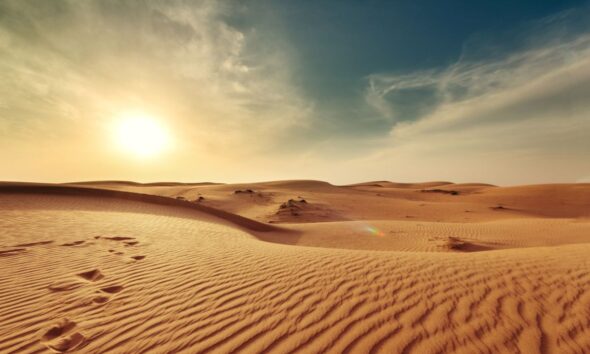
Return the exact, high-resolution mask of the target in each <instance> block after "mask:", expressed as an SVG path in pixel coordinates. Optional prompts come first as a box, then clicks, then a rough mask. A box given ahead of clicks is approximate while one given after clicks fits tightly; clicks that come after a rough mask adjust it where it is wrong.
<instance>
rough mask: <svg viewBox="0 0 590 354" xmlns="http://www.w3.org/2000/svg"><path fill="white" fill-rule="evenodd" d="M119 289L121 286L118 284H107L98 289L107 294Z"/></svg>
mask: <svg viewBox="0 0 590 354" xmlns="http://www.w3.org/2000/svg"><path fill="white" fill-rule="evenodd" d="M121 290H123V287H122V286H120V285H113V286H107V287H104V288H100V291H102V292H104V293H107V294H116V293H118V292H120V291H121Z"/></svg>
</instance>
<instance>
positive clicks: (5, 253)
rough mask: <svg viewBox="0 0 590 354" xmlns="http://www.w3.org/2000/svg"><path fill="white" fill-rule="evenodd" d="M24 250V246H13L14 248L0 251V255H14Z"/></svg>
mask: <svg viewBox="0 0 590 354" xmlns="http://www.w3.org/2000/svg"><path fill="white" fill-rule="evenodd" d="M26 250H27V249H26V248H15V249H11V250H4V251H0V257H8V256H15V255H17V254H20V253H22V252H25V251H26Z"/></svg>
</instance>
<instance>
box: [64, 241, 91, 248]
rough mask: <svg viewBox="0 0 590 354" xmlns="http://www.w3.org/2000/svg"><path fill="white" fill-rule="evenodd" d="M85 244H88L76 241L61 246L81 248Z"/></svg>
mask: <svg viewBox="0 0 590 354" xmlns="http://www.w3.org/2000/svg"><path fill="white" fill-rule="evenodd" d="M84 243H86V241H74V242H70V243H64V244H63V245H61V246H70V247H71V246H79V245H82V244H84Z"/></svg>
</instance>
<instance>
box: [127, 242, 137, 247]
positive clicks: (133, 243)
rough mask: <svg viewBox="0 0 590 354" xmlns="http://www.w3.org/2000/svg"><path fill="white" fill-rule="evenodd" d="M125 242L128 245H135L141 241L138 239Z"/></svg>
mask: <svg viewBox="0 0 590 354" xmlns="http://www.w3.org/2000/svg"><path fill="white" fill-rule="evenodd" d="M124 243H125V246H126V247H128V246H135V245H137V244H138V243H139V242H138V241H127V242H124Z"/></svg>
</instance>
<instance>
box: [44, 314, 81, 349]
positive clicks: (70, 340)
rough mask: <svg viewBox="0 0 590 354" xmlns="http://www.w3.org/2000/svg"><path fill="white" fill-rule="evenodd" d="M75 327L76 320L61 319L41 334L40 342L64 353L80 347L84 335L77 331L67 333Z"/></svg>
mask: <svg viewBox="0 0 590 354" xmlns="http://www.w3.org/2000/svg"><path fill="white" fill-rule="evenodd" d="M75 327H76V322H74V321H70V320H69V319H67V318H64V319H61V320H60V321H58V322H57V323H55V324H54V325H53V326H51V328H49V329H48V330H47V331H45V333H44V334H43V335H42V336H41V342H42V343H43V344H45V346H46V347H47V348H49V349H51V350H52V351H54V352H56V353H65V352H68V351H71V350H74V349H76V348H78V347H80V346H81V345H82V344H83V343H84V342H85V341H86V337H84V335H82V334H81V333H79V332H75V333H72V334H68V332H70V331H72V330H73V329H74V328H75Z"/></svg>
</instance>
